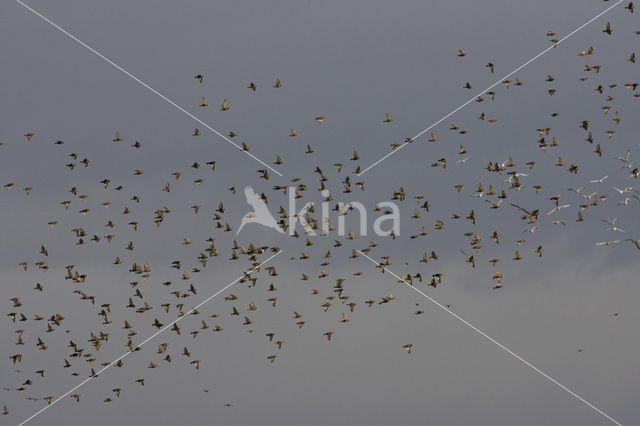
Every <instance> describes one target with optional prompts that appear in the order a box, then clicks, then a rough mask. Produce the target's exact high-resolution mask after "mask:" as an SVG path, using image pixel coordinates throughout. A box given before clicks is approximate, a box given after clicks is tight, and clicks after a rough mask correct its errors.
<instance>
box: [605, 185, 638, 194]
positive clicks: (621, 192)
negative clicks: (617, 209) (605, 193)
mask: <svg viewBox="0 0 640 426" xmlns="http://www.w3.org/2000/svg"><path fill="white" fill-rule="evenodd" d="M611 189H615V190H616V191H617V192H618V193H619V194H624V193H625V192H631V191H635V189H634V188H633V187H632V186H627V187H626V188H624V189H620V188H616V187H615V186H612V187H611Z"/></svg>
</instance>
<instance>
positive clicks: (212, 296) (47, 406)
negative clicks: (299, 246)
mask: <svg viewBox="0 0 640 426" xmlns="http://www.w3.org/2000/svg"><path fill="white" fill-rule="evenodd" d="M280 253H282V250H280V251H278V252H277V253H275V254H274V255H272V256H270V257H269V258H268V259H267V260H265V261H263V262H260V263H259V264H258V265H256V266H253V267H252V268H250V269H249V272H244V273H243V274H242V275H240V276H239V277H238V278H236V279H235V280H233V281H231V282H230V283H229V284H227V285H226V286H225V287H224V288H222V289H221V290H218V291H217V292H215V293H214V294H212V295H211V296H209V297H207V298H206V299H205V300H203V301H202V302H200V303H199V304H197V305H196V306H194V307H193V308H191V310H189V311H188V312H187V313H185V314H184V315H182V316H180V317H178V318H177V319H175V320H174V321H172V322H170V323H169V324H167V325H165V326H164V327H162V328H161V329H160V330H158V331H156V332H155V333H154V334H152V335H151V336H150V337H147V338H146V339H145V340H143V341H142V342H140V343H139V344H138V345H136V348H141V347H142V346H143V345H144V344H145V343H147V342H148V341H150V340H151V339H153V338H154V337H156V336H157V335H158V334H160V333H162V332H163V331H166V330H167V329H168V328H170V327H172V326H173V325H174V324H176V323H177V322H178V321H180V320H181V319H183V318H185V317H187V316H189V315H191V314H192V313H193V312H194V311H195V310H196V309H198V308H199V307H200V306H202V305H204V304H205V303H207V302H209V301H210V300H212V299H213V298H215V297H216V296H218V295H219V294H220V293H222V292H224V291H225V290H227V289H228V288H229V287H231V286H233V285H234V284H236V283H237V282H238V281H240V279H242V278H243V277H245V276H246V275H247V274H251V273H252V272H253V271H255V270H257V269H260V267H261V266H262V265H264V264H265V263H267V262H269V261H270V260H271V259H273V258H274V257H276V256H277V255H279V254H280ZM131 352H132V351H128V352H125V353H124V354H122V355H120V356H119V357H118V358H116V359H114V360H113V361H111V362H110V363H109V364H108V365H106V366H105V367H104V368H102V369H101V370H100V371H98V372H97V373H96V374H95V375H93V376H89V377H87V378H86V379H84V380H83V381H82V382H80V383H78V384H77V385H75V386H74V387H72V388H71V389H69V390H68V391H66V392H65V393H63V394H62V395H60V396H59V397H57V398H56V399H54V400H52V401H51V404H49V405H45V406H44V408H42V409H40V410H39V411H37V412H36V413H35V414H33V415H32V416H31V417H29V418H27V419H26V420H23V421H22V422H21V423H19V424H18V426H22V425H24V424H25V423H27V422H29V421H30V420H32V419H33V418H35V417H36V416H38V415H39V414H41V413H42V412H44V411H45V410H47V409H48V408H50V407H52V406H53V405H55V404H56V403H57V402H58V401H60V400H62V399H63V398H64V397H65V396H67V395H69V394H71V392H73V391H75V390H76V389H78V388H79V387H81V386H82V385H84V384H85V383H87V382H89V381H90V380H91V379H93V378H95V377H98V376H99V375H100V373H102V372H103V371H105V370H106V369H107V368H109V367H111V366H112V365H113V364H115V363H117V362H118V361H120V360H121V359H123V358H125V357H126V356H127V355H129V354H130V353H131Z"/></svg>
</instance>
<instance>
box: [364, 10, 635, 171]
mask: <svg viewBox="0 0 640 426" xmlns="http://www.w3.org/2000/svg"><path fill="white" fill-rule="evenodd" d="M623 1H624V0H618V1H617V2H615V3H614V4H612V5H611V6H609V7H608V8H606V9H605V10H603V11H602V12H600V13H599V14H597V15H596V16H594V17H593V18H591V19H589V20H588V21H587V22H585V23H584V24H582V25H580V26H579V27H578V28H576V29H575V30H573V31H571V32H570V33H569V34H567V35H566V36H564V37H562V38H561V39H560V40H558V42H557V43H556V44H554V45H551V46H549V47H547V48H546V49H544V50H543V51H542V52H540V53H538V54H537V55H536V56H534V57H533V58H531V59H529V60H528V61H527V62H525V63H524V64H522V65H520V66H519V67H518V68H516V69H515V70H513V71H511V72H510V73H509V74H507V75H505V76H504V77H502V78H501V79H500V80H498V81H496V82H495V83H493V84H492V85H491V86H489V87H487V88H486V89H484V90H481V91H480V92H478V93H477V94H476V95H474V96H473V97H472V98H470V99H469V100H468V101H466V102H465V103H463V104H462V105H460V106H459V107H457V108H456V109H454V110H452V111H451V112H449V113H448V114H447V115H445V116H444V117H442V118H441V119H439V120H438V121H436V122H434V123H433V124H431V125H430V126H429V127H427V128H426V129H424V130H423V131H421V132H420V133H418V134H417V135H415V136H414V137H413V138H411V142H413V141H415V140H416V139H417V138H419V137H420V136H422V135H424V134H425V133H427V132H428V131H429V130H431V129H433V128H434V127H436V126H437V125H438V124H440V123H442V122H443V121H444V120H446V119H447V118H449V117H451V116H452V115H454V114H455V113H457V112H458V111H460V110H461V109H462V108H464V107H466V106H467V105H469V104H470V103H471V102H473V101H475V100H476V99H477V98H478V96H481V95H482V94H483V93H486V92H488V91H489V90H491V89H493V88H494V87H495V86H497V85H498V84H500V83H501V82H503V81H504V80H506V79H507V78H509V77H511V76H512V75H513V74H515V73H517V72H518V71H520V70H521V69H523V68H524V67H526V66H527V65H529V64H530V63H532V62H533V61H535V60H536V59H538V58H540V57H541V56H543V55H544V54H545V53H547V52H549V51H550V50H551V49H553V48H554V47H556V46H557V45H559V44H560V43H562V42H564V41H565V40H567V39H568V38H569V37H571V36H573V35H574V34H576V33H577V32H578V31H580V30H582V29H583V28H585V27H586V26H588V25H589V24H591V23H592V22H593V21H595V20H596V19H598V18H600V17H601V16H602V15H604V14H605V13H607V12H609V11H610V10H611V9H613V8H614V7H616V6H618V5H619V4H620V3H622V2H623ZM411 142H405V143H403V144H402V145H400V146H399V147H398V148H396V149H394V150H393V151H391V152H390V153H388V154H387V155H385V156H384V157H382V158H381V159H379V160H378V161H376V162H375V163H373V164H371V165H370V166H369V167H367V168H366V169H364V170H363V171H361V172H360V173H358V176H361V175H363V174H364V173H366V172H367V171H368V170H370V169H372V168H373V167H375V166H377V165H378V164H380V163H382V162H383V161H384V160H386V159H387V158H389V157H391V156H392V155H393V154H395V153H396V152H398V151H400V150H401V149H402V148H404V147H405V146H407V145H408V144H410V143H411Z"/></svg>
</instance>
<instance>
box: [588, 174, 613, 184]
mask: <svg viewBox="0 0 640 426" xmlns="http://www.w3.org/2000/svg"><path fill="white" fill-rule="evenodd" d="M608 177H609V175H606V176H604V177H601V178H600V179H593V180H590V181H589V183H602V182H604V181H605V180H606V179H607V178H608Z"/></svg>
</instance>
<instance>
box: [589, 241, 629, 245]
mask: <svg viewBox="0 0 640 426" xmlns="http://www.w3.org/2000/svg"><path fill="white" fill-rule="evenodd" d="M620 241H621V240H613V241H601V242H599V243H596V245H597V246H608V245H610V244H617V243H619V242H620ZM625 241H626V240H625Z"/></svg>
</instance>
